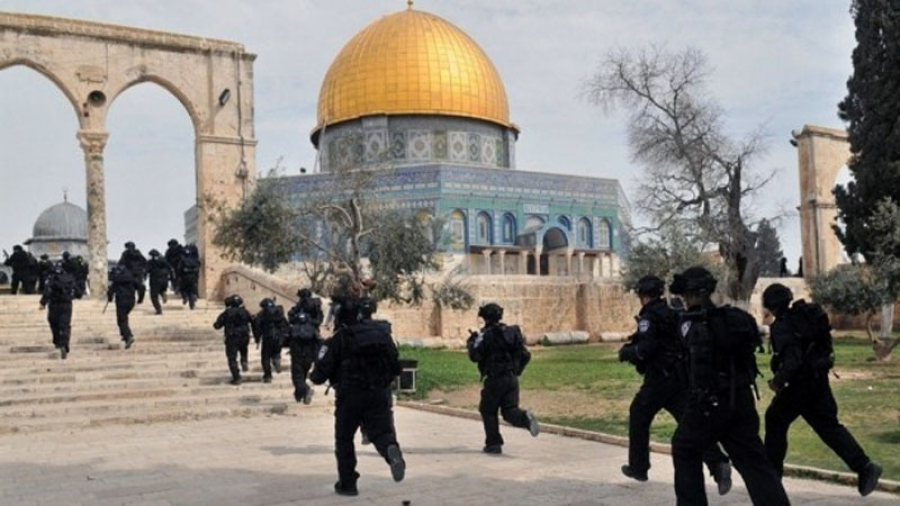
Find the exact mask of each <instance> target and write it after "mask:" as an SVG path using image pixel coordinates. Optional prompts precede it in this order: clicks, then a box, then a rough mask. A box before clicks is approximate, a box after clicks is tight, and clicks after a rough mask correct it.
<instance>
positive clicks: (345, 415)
mask: <svg viewBox="0 0 900 506" xmlns="http://www.w3.org/2000/svg"><path fill="white" fill-rule="evenodd" d="M297 296H298V300H297V303H296V304H295V305H294V306H293V307H292V308H291V309H290V310H289V311H288V313H287V315H285V312H284V308H283V307H282V306H280V305H278V304H276V303H275V301H274V300H273V299H271V298H264V299H262V300H261V301H260V302H259V307H260V309H259V311H258V312H257V313H256V314H255V315H251V314H250V312H249V311H248V310H247V309H246V308H245V307H244V305H243V304H244V301H243V299H242V298H241V297H240V296H239V295H230V296H228V297H227V298H226V299H225V305H226V308H225V310H224V311H223V312H222V313H221V314H220V315H219V316H218V317H217V318H216V320H215V322H214V323H213V327H214V328H216V329H223V330H224V334H225V356H226V358H227V360H228V369H229V371H230V372H231V384H233V385H239V384H240V383H241V372H242V371H244V372H246V371H247V370H248V368H249V367H248V357H247V352H248V347H249V344H250V336H251V335H252V336H253V338H254V340H255V342H256V344H257V347H260V345H261V350H260V360H261V361H262V369H263V382H265V383H269V382H271V381H272V370H273V369H274V370H275V372H276V373H277V372H281V350H282V348H288V349H289V350H290V354H291V381H292V383H293V386H294V399H295V400H296V401H297V402H302V403H304V404H309V403H310V402H311V400H312V396H313V389H312V387H311V386H310V385H308V384H307V379H310V380H311V381H312V382H313V383H315V384H317V385H321V384H324V383H326V382H327V383H328V384H329V389H334V390H335V457H336V459H337V469H338V481H337V482H336V483H335V484H334V490H335V493H337V494H339V495H346V496H355V495H358V494H359V490H358V488H357V480H358V479H359V473H357V472H356V463H357V461H356V451H355V447H354V444H353V438H354V436H355V434H356V431H357V430H360V431H361V432H362V433H363V434H364V439H365V440H366V441H368V442H371V443H372V444H373V445H374V446H375V449H376V450H377V451H378V453H379V454H380V455H381V456H382V457H383V458H384V460H385V462H387V464H388V465H389V467H390V470H391V475H392V477H393V479H394V480H395V481H398V482H399V481H402V480H403V477H404V474H405V470H406V462H405V461H404V459H403V454H402V452H401V450H400V445H399V443H398V442H397V434H396V430H395V428H394V419H393V409H392V405H393V400H392V392H391V385H392V383H393V381H394V378H395V377H396V376H398V375H399V374H400V362H399V352H398V350H397V346H396V344H395V343H394V339H393V336H392V334H391V324H390V323H389V322H388V321H386V320H376V319H373V317H372V315H373V314H374V313H375V311H376V309H377V306H376V303H375V301H374V300H373V299H371V298H369V297H365V296H360V295H359V294H358V293H357V294H347V295H334V296H332V298H331V306H330V310H329V315H328V319H329V320H332V319H333V334H332V336H331V337H330V338H329V339H325V340H323V339H322V337H321V334H320V327H321V325H322V324H323V322H324V320H325V315H324V313H323V311H322V303H321V300H320V299H319V298H318V297H314V296H312V292H311V291H310V290H309V289H308V288H302V289H300V290H299V291H298V292H297ZM313 364H315V368H313ZM310 370H312V373H311V374H310Z"/></svg>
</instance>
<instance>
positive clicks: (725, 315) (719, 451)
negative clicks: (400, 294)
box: [41, 243, 882, 506]
mask: <svg viewBox="0 0 900 506" xmlns="http://www.w3.org/2000/svg"><path fill="white" fill-rule="evenodd" d="M170 246H171V244H170ZM132 251H134V245H133V243H128V244H126V252H125V253H124V254H123V257H126V254H128V255H133V253H129V252H132ZM151 257H152V258H154V259H155V258H157V257H158V254H156V255H154V254H153V252H151ZM125 260H126V261H125V262H122V261H120V265H118V266H117V267H116V269H115V270H124V271H126V272H128V273H130V274H133V273H132V271H131V270H130V269H129V268H128V267H127V266H128V265H129V264H128V262H127V260H128V259H127V258H125ZM115 270H114V271H115ZM170 272H171V271H170ZM182 272H183V271H182ZM123 276H124V275H123ZM126 277H129V278H130V279H131V280H132V281H131V283H130V285H128V286H127V287H126V289H125V290H123V293H122V295H121V298H122V299H123V301H124V302H123V304H124V305H125V306H127V305H128V302H129V300H128V297H131V299H130V302H131V306H132V307H133V301H134V298H133V297H134V294H135V293H136V292H138V293H139V300H140V299H142V298H143V293H142V292H141V291H140V288H139V287H138V284H140V285H142V284H143V283H142V282H141V283H137V282H136V281H134V280H135V276H134V275H131V276H126ZM138 279H141V280H142V279H143V278H142V277H141V278H138ZM111 281H112V278H111ZM120 284H122V283H120V282H117V281H113V282H111V284H110V289H109V290H110V291H109V296H108V300H110V301H111V300H112V299H113V298H114V297H115V298H116V304H117V313H118V309H119V305H120V294H119V292H118V291H117V290H118V288H117V286H119V285H120ZM716 284H717V280H716V279H715V277H714V276H713V275H712V274H711V273H710V272H709V271H708V270H707V269H705V268H703V267H691V268H689V269H687V270H685V271H684V272H682V273H680V274H676V275H675V276H674V281H673V282H672V284H671V285H670V286H669V292H670V293H671V294H672V295H675V296H678V297H680V302H681V306H682V308H681V309H679V310H676V309H673V308H672V307H671V306H670V305H669V303H668V302H667V301H666V300H665V299H664V298H663V293H664V292H665V283H664V282H663V281H662V280H661V279H660V278H658V277H655V276H645V277H643V278H641V279H640V280H639V281H638V283H637V285H636V287H635V292H636V293H637V295H638V297H639V299H640V302H641V305H642V308H641V310H640V313H639V315H638V317H637V330H636V332H635V333H634V334H632V335H631V337H630V338H629V341H628V342H627V343H626V344H625V345H624V346H622V348H621V349H620V350H619V359H620V360H621V361H623V362H629V363H631V364H633V365H634V366H635V367H636V368H637V370H638V372H639V373H640V374H641V375H642V376H643V383H642V385H641V387H640V390H639V391H638V393H637V394H636V395H635V397H634V399H633V401H632V403H631V406H630V410H629V456H628V464H626V465H623V466H622V472H623V474H625V475H626V476H628V477H629V478H632V479H635V480H638V481H647V479H648V471H649V469H650V459H649V440H650V425H651V423H652V421H653V419H654V417H655V416H656V414H658V413H659V411H661V410H663V409H665V410H666V411H668V412H669V413H670V414H671V415H672V416H673V417H674V418H675V420H676V422H677V423H678V426H677V428H676V430H675V433H674V435H673V437H672V459H673V463H674V468H675V479H674V481H675V495H676V498H677V504H678V505H681V506H685V505H706V504H708V501H707V496H706V489H705V486H704V479H703V465H704V463H705V464H706V466H707V467H708V469H709V471H710V474H711V475H712V477H713V479H714V480H715V482H716V484H717V486H718V492H719V494H722V495H724V494H726V493H728V491H729V490H730V488H731V467H732V463H733V464H734V468H735V469H736V470H737V471H738V472H739V473H740V474H741V476H742V478H743V480H744V482H745V484H746V486H747V491H748V493H749V495H750V498H751V500H752V502H753V504H755V505H766V506H780V505H789V504H790V501H789V499H788V497H787V494H786V492H785V489H784V487H783V485H782V482H781V478H782V475H783V467H784V458H785V455H786V452H787V445H788V442H787V433H788V429H789V428H790V425H791V424H792V423H793V422H794V421H795V420H796V419H797V418H798V417H800V416H802V417H803V418H804V419H805V420H806V421H807V422H808V423H809V424H810V426H811V427H812V428H813V430H815V432H816V433H817V434H818V435H819V437H820V438H821V439H822V440H823V441H824V442H825V443H826V444H827V445H828V446H829V447H830V448H831V449H832V450H833V451H835V453H837V454H838V456H839V457H841V459H842V460H843V461H844V462H845V463H846V464H847V466H848V467H849V468H850V469H852V470H853V471H854V472H856V473H857V475H858V485H857V486H858V491H859V493H860V494H861V495H863V496H866V495H868V494H870V493H871V492H872V491H873V490H874V489H875V488H876V487H877V484H878V479H879V478H880V476H881V472H882V468H881V467H880V466H879V465H878V464H877V463H875V462H873V461H872V460H871V459H870V458H869V457H868V456H867V455H866V453H865V452H864V450H863V449H862V448H861V447H860V445H859V444H858V443H857V441H856V440H855V439H854V438H853V436H852V435H851V434H850V432H849V431H848V430H847V429H846V428H845V427H844V426H843V425H841V423H840V422H839V421H838V418H837V404H836V402H835V399H834V396H833V394H832V392H831V388H830V385H829V379H828V373H829V370H830V368H831V367H832V366H833V363H834V362H833V349H832V348H831V336H830V330H831V329H830V326H828V324H827V316H823V317H822V318H824V323H820V324H819V328H808V327H810V326H814V325H816V323H815V322H812V321H811V320H810V319H808V318H801V317H799V316H798V315H799V314H801V313H803V312H807V313H808V306H810V305H809V304H807V303H806V302H805V301H803V300H802V299H801V300H798V301H794V300H793V294H792V293H791V291H790V289H788V288H787V287H786V286H784V285H782V284H779V283H775V284H772V285H770V286H769V287H767V288H766V290H765V291H764V292H763V295H762V301H763V306H764V308H765V309H766V310H767V311H768V312H769V313H770V314H771V315H772V317H773V318H774V321H773V322H772V324H771V326H770V335H769V339H770V347H771V350H772V359H771V369H772V373H773V374H774V377H773V379H772V380H770V381H768V386H769V387H770V388H771V389H772V390H773V391H774V392H775V397H774V399H773V400H772V402H771V404H770V405H769V407H768V409H767V411H766V415H765V421H766V437H765V441H763V440H762V439H761V438H760V435H759V429H760V423H759V415H758V413H757V410H756V401H757V399H758V393H757V392H756V378H757V377H758V376H760V372H759V370H758V368H757V364H756V356H755V354H756V353H757V351H759V350H761V349H762V340H761V338H760V333H759V329H758V327H757V324H756V321H755V319H754V318H753V317H752V316H751V315H750V314H748V313H747V312H745V311H743V310H741V309H738V308H735V307H731V306H727V305H726V306H717V305H716V304H714V303H713V302H712V299H711V296H712V294H713V293H714V292H715V289H716ZM181 286H184V285H181ZM153 291H154V289H153V283H152V282H151V298H152V297H153ZM163 292H164V290H163ZM78 293H79V292H78V288H77V283H76V281H75V278H74V276H73V275H72V274H70V273H69V272H67V271H66V270H65V269H64V268H63V267H62V264H57V265H55V266H53V267H52V270H51V274H50V276H48V278H47V283H46V286H45V287H44V291H43V296H42V298H41V306H42V307H44V306H45V305H47V304H49V305H50V308H51V309H50V314H49V315H48V320H49V321H50V325H51V328H52V329H53V342H54V345H56V347H57V348H60V350H61V353H62V357H63V358H65V356H66V353H68V351H69V348H68V332H69V329H68V320H69V319H70V318H71V300H72V298H73V297H76V296H77V295H78ZM297 295H298V301H297V303H296V305H294V306H293V307H292V308H291V309H290V310H289V311H288V313H287V315H285V312H284V308H283V307H282V306H280V305H278V304H276V303H275V301H274V300H273V299H270V298H265V299H263V300H262V301H260V303H259V306H260V310H259V311H258V312H257V313H256V314H255V315H251V314H250V312H249V311H248V310H247V309H246V308H245V307H244V306H243V300H242V299H241V297H240V296H238V295H231V296H229V297H227V298H226V299H225V305H226V309H225V310H224V311H223V312H222V313H221V314H220V315H219V316H218V318H217V319H216V321H215V322H214V324H213V326H214V328H216V329H224V335H225V340H224V341H225V354H226V358H227V361H228V368H229V371H230V372H231V376H232V379H231V382H232V384H235V385H237V384H240V382H241V371H244V372H246V371H247V370H248V368H249V367H248V365H249V364H248V346H249V340H250V336H251V334H252V336H253V338H254V340H255V342H256V344H257V346H258V347H259V346H260V345H261V348H262V349H261V352H260V358H261V362H262V369H263V381H264V382H271V380H272V370H273V369H274V370H275V372H280V371H281V350H282V348H283V347H287V348H288V349H289V350H290V354H291V379H292V383H293V386H294V398H295V400H296V401H297V402H303V403H304V404H309V403H310V401H311V399H312V395H313V390H312V388H311V387H310V386H309V385H308V384H307V379H310V380H311V381H312V382H313V383H314V384H317V385H321V384H324V383H328V384H329V388H333V389H334V390H335V456H336V459H337V468H338V481H337V482H336V483H335V485H334V489H335V492H336V493H337V494H340V495H349V496H354V495H357V494H358V493H359V492H358V489H357V480H358V478H359V474H358V473H357V472H356V463H357V462H356V455H355V449H354V444H353V438H354V435H355V433H356V431H357V430H360V431H361V432H362V433H363V434H364V437H365V439H367V440H368V441H371V442H372V443H373V444H374V446H375V448H376V450H377V451H378V453H379V454H380V455H381V456H382V457H383V458H384V460H385V461H386V462H387V464H388V465H389V467H390V470H391V474H392V477H393V478H394V480H395V481H398V482H399V481H401V480H402V479H403V477H404V474H405V469H406V463H405V461H404V459H403V456H402V452H401V450H400V446H399V443H398V442H397V434H396V430H395V427H394V422H393V411H392V395H391V385H392V383H393V380H394V378H395V377H397V376H398V375H399V374H400V372H401V369H400V365H399V353H398V350H397V346H396V344H395V342H394V340H393V337H392V334H391V325H390V323H389V322H388V321H385V320H377V319H374V318H373V314H374V313H375V312H376V309H377V306H376V303H375V301H374V300H373V299H371V298H369V297H366V296H361V295H360V294H359V291H357V292H353V291H351V292H350V293H349V294H343V295H334V296H332V300H331V307H330V310H329V315H328V320H331V319H333V320H334V324H333V333H332V335H331V337H330V338H328V339H325V340H323V339H322V337H321V333H320V328H321V326H322V324H323V322H325V315H324V314H323V311H322V304H321V300H320V299H318V298H317V297H313V296H312V293H311V291H310V290H309V289H307V288H303V289H300V290H299V291H298V292H297ZM182 296H183V297H185V302H186V303H187V301H188V300H190V293H188V295H185V294H182ZM154 305H155V304H154ZM192 305H193V304H192ZM128 310H130V308H128ZM822 315H824V313H822ZM478 316H479V317H480V318H481V319H483V320H484V326H483V327H482V328H481V329H479V330H478V331H472V332H471V335H470V337H469V339H468V341H467V343H466V345H467V351H468V355H469V358H470V359H471V360H472V361H473V362H476V363H477V364H478V370H479V372H480V374H481V376H482V382H483V387H482V391H481V401H480V403H479V412H480V414H481V418H482V422H483V425H484V432H485V446H484V448H483V451H484V452H485V453H488V454H499V453H502V446H503V438H502V436H501V435H500V431H499V416H498V412H499V415H500V416H502V417H503V419H505V420H506V421H507V422H509V423H510V424H511V425H513V426H515V427H520V428H524V429H527V430H528V431H529V432H530V433H531V434H532V435H533V436H537V435H538V433H539V431H540V428H539V425H538V422H537V418H536V417H535V415H534V414H533V413H532V412H530V411H527V410H522V409H521V408H519V385H518V377H519V375H521V374H522V372H523V371H524V369H525V367H526V366H527V364H528V363H529V360H530V358H531V356H530V354H529V352H528V350H527V348H526V347H525V343H524V339H523V337H522V334H521V331H520V330H519V328H518V326H515V325H506V324H504V323H502V321H501V320H502V317H503V308H502V307H500V306H499V305H497V304H494V303H489V304H485V305H483V306H482V307H481V308H480V309H479V312H478ZM119 320H120V331H121V332H122V333H123V340H125V341H126V347H129V346H130V345H131V343H133V336H132V335H131V333H130V330H129V329H128V326H127V311H126V312H125V317H124V327H123V322H122V321H121V318H119ZM817 333H818V334H819V337H818V338H816V339H818V340H816V341H809V340H808V339H807V338H806V337H805V336H807V335H813V334H817ZM126 336H127V337H126ZM310 371H311V373H310ZM723 450H724V452H723Z"/></svg>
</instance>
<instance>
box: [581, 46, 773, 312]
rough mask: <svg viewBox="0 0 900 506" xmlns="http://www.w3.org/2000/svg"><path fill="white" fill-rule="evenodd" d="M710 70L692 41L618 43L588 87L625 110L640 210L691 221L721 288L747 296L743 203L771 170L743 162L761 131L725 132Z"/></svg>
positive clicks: (758, 146)
mask: <svg viewBox="0 0 900 506" xmlns="http://www.w3.org/2000/svg"><path fill="white" fill-rule="evenodd" d="M708 75H709V70H708V67H707V63H706V58H705V56H704V55H703V53H702V52H701V51H699V50H696V49H693V48H687V49H684V50H682V51H680V52H676V53H672V52H668V51H666V50H665V49H663V48H659V47H651V48H649V49H646V50H643V51H640V52H638V53H632V52H629V51H627V50H620V51H617V52H613V53H610V54H609V55H608V56H607V58H606V60H605V61H604V63H603V64H602V65H601V67H600V69H599V70H598V71H597V72H596V73H595V74H594V75H592V76H591V77H590V78H589V79H588V80H587V82H586V93H587V96H588V97H589V99H590V100H591V101H592V102H593V103H595V104H598V105H600V106H603V107H604V109H605V110H607V111H609V110H612V109H614V108H617V107H618V108H622V109H625V110H627V111H628V112H629V113H630V116H629V119H628V143H629V146H630V148H631V156H632V159H633V160H634V161H635V162H637V163H639V164H641V165H642V166H643V167H644V172H643V174H642V176H641V178H640V189H639V195H638V199H637V207H638V209H639V210H640V211H642V212H644V213H646V214H647V215H648V216H650V218H651V220H652V221H653V223H655V225H656V226H663V225H665V224H667V223H670V222H672V221H673V220H685V219H687V220H688V221H691V222H693V223H694V224H695V225H696V227H697V228H698V229H699V230H700V231H701V232H702V234H703V235H704V239H705V240H707V241H709V242H711V243H713V244H716V245H718V249H719V254H720V255H721V257H722V260H723V262H724V263H725V267H726V272H727V273H728V276H727V280H726V294H727V295H728V296H729V297H731V298H732V299H734V300H741V301H747V300H749V299H750V294H751V293H752V292H753V287H754V286H755V285H756V280H757V279H758V278H759V265H758V262H757V255H756V250H755V247H754V246H755V243H756V236H755V233H754V232H753V230H752V229H751V227H750V226H749V224H748V221H747V212H746V209H745V207H744V206H746V205H747V204H748V199H747V198H746V197H748V196H750V195H752V194H753V193H754V192H756V191H757V190H759V189H760V188H761V187H762V186H763V185H765V184H766V183H767V182H768V181H769V180H770V179H771V177H772V175H771V174H770V175H768V176H767V177H759V176H756V175H754V174H753V173H752V172H751V171H750V169H749V164H750V162H751V161H752V160H753V159H754V158H755V157H756V156H758V155H760V154H761V153H762V152H763V150H764V146H763V144H762V136H761V134H760V133H759V132H754V133H751V134H750V135H748V136H747V137H746V138H745V139H742V140H740V141H737V140H734V139H732V138H730V137H729V136H728V135H727V134H726V133H725V131H724V130H725V128H724V125H723V113H722V109H721V107H720V106H719V105H718V103H717V102H716V101H715V100H714V99H713V98H712V97H711V95H710V93H709V91H708V90H707V89H706V88H705V81H706V78H707V77H708Z"/></svg>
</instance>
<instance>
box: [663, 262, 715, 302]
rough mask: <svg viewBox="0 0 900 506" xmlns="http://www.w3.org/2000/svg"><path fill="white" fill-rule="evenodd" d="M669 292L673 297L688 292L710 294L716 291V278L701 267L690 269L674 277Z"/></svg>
mask: <svg viewBox="0 0 900 506" xmlns="http://www.w3.org/2000/svg"><path fill="white" fill-rule="evenodd" d="M669 291H670V292H672V293H673V294H675V295H684V294H685V293H689V292H695V293H706V294H712V293H713V292H715V291H716V278H714V277H713V275H712V273H710V272H709V271H708V270H706V269H705V268H703V267H690V268H688V269H686V270H685V271H684V272H682V273H681V274H676V275H675V279H674V280H673V281H672V284H671V285H669Z"/></svg>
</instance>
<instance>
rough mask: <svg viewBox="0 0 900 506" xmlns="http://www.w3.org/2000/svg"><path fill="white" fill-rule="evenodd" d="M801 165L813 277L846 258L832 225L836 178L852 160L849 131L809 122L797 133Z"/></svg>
mask: <svg viewBox="0 0 900 506" xmlns="http://www.w3.org/2000/svg"><path fill="white" fill-rule="evenodd" d="M793 140H794V142H796V146H797V159H798V162H799V168H800V207H799V210H800V236H801V240H802V242H803V276H804V277H805V278H806V279H811V278H813V277H815V276H816V275H817V274H820V273H823V272H827V271H828V270H830V269H832V268H833V267H835V266H837V265H838V264H840V263H841V262H842V260H841V250H842V246H841V242H840V241H839V240H838V238H837V235H835V233H834V230H833V229H832V228H831V226H832V225H833V224H834V223H836V222H837V221H836V220H837V204H835V201H834V194H833V193H832V189H833V188H834V184H835V181H837V177H838V173H839V172H840V170H841V168H842V167H845V166H846V165H847V161H848V160H850V143H849V141H848V139H847V132H845V131H844V130H836V129H833V128H823V127H817V126H812V125H805V126H804V127H803V130H802V131H801V132H800V133H793Z"/></svg>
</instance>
